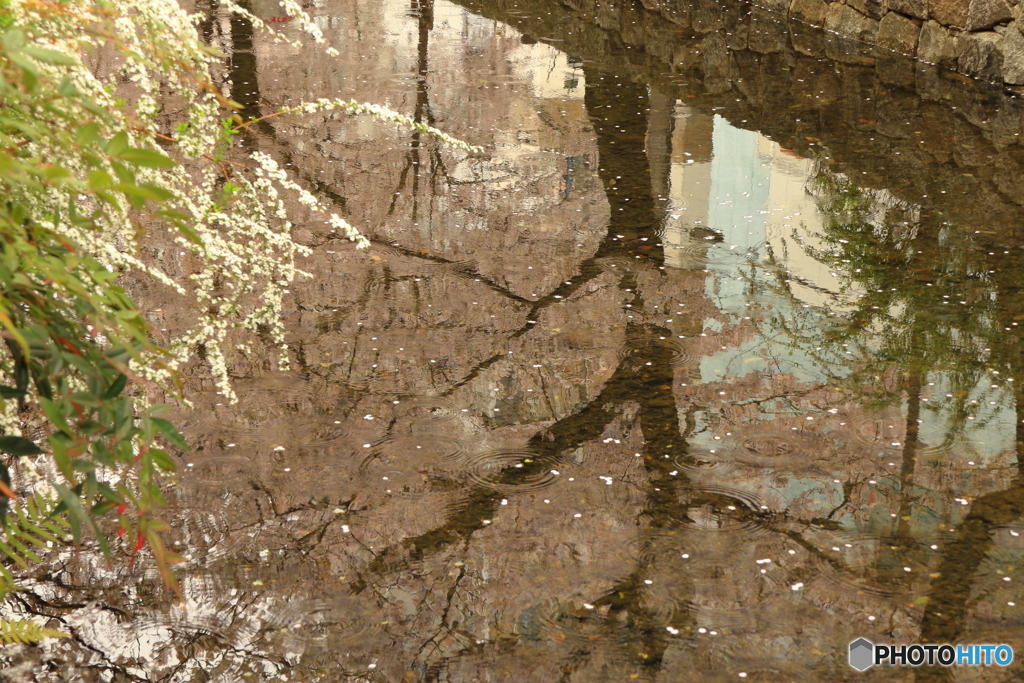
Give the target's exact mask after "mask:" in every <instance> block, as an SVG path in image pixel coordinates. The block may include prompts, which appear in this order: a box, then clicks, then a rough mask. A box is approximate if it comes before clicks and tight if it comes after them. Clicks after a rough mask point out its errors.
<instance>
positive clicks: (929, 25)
mask: <svg viewBox="0 0 1024 683" xmlns="http://www.w3.org/2000/svg"><path fill="white" fill-rule="evenodd" d="M956 41H957V39H956V38H955V37H953V35H952V34H950V32H949V30H948V29H946V27H944V26H942V25H940V24H939V23H938V22H936V21H926V22H924V25H923V26H922V27H921V34H920V36H919V37H918V40H917V58H918V59H920V60H921V61H922V62H925V63H926V64H935V65H936V66H941V67H942V68H943V69H955V68H956Z"/></svg>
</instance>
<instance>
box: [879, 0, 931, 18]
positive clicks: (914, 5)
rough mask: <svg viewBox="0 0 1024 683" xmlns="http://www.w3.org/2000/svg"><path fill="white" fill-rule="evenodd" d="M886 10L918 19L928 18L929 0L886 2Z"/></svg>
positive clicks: (889, 0) (894, 0) (892, 0)
mask: <svg viewBox="0 0 1024 683" xmlns="http://www.w3.org/2000/svg"><path fill="white" fill-rule="evenodd" d="M885 9H886V11H887V12H899V13H900V14H906V15H907V16H911V17H917V18H918V19H927V18H928V0H885Z"/></svg>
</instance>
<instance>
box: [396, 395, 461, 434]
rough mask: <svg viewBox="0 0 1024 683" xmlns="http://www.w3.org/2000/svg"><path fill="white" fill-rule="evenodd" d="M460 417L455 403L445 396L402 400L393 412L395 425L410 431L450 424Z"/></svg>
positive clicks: (416, 397)
mask: <svg viewBox="0 0 1024 683" xmlns="http://www.w3.org/2000/svg"><path fill="white" fill-rule="evenodd" d="M461 417H462V412H461V411H460V409H459V408H458V406H457V405H456V404H455V402H454V401H453V400H452V399H450V398H447V397H445V396H413V397H410V398H404V399H402V402H401V403H400V404H399V405H398V406H397V407H396V410H395V423H396V424H397V425H399V426H402V427H410V428H411V429H414V430H415V429H422V428H424V427H429V426H431V425H435V424H442V423H447V422H452V421H454V420H457V419H459V418H461Z"/></svg>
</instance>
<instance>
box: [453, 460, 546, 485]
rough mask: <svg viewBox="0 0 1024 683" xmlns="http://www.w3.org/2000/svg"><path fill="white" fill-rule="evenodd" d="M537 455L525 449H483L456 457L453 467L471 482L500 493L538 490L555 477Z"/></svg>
mask: <svg viewBox="0 0 1024 683" xmlns="http://www.w3.org/2000/svg"><path fill="white" fill-rule="evenodd" d="M536 457H537V454H536V453H534V452H533V451H528V450H493V451H483V452H477V453H470V454H467V455H464V456H462V457H459V458H457V459H456V467H457V469H458V470H459V472H460V473H461V474H462V475H463V476H464V477H466V478H467V479H468V480H469V481H470V482H471V483H472V484H474V485H476V486H483V487H485V488H489V489H493V490H494V491H497V492H499V493H515V492H522V491H538V490H540V489H544V488H547V487H548V486H551V485H552V484H553V483H554V482H555V480H556V479H557V477H556V476H555V475H554V474H552V473H551V468H550V467H548V466H546V465H544V464H542V463H540V462H537V461H536Z"/></svg>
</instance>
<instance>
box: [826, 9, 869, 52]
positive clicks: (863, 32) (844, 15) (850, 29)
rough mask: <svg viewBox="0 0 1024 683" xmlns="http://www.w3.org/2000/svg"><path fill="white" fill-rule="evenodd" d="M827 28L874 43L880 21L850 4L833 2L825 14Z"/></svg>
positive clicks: (855, 38)
mask: <svg viewBox="0 0 1024 683" xmlns="http://www.w3.org/2000/svg"><path fill="white" fill-rule="evenodd" d="M825 30H826V31H832V32H833V33H838V34H839V35H841V36H845V37H847V38H853V39H854V40H859V41H862V42H865V43H868V44H869V45H873V44H874V42H875V37H876V36H877V35H878V22H877V21H875V20H874V19H871V18H870V17H866V16H864V15H863V14H861V13H860V12H858V11H857V10H855V9H853V8H852V7H850V6H848V5H841V4H839V3H838V2H833V3H832V4H831V5H829V7H828V12H827V13H826V14H825Z"/></svg>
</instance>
